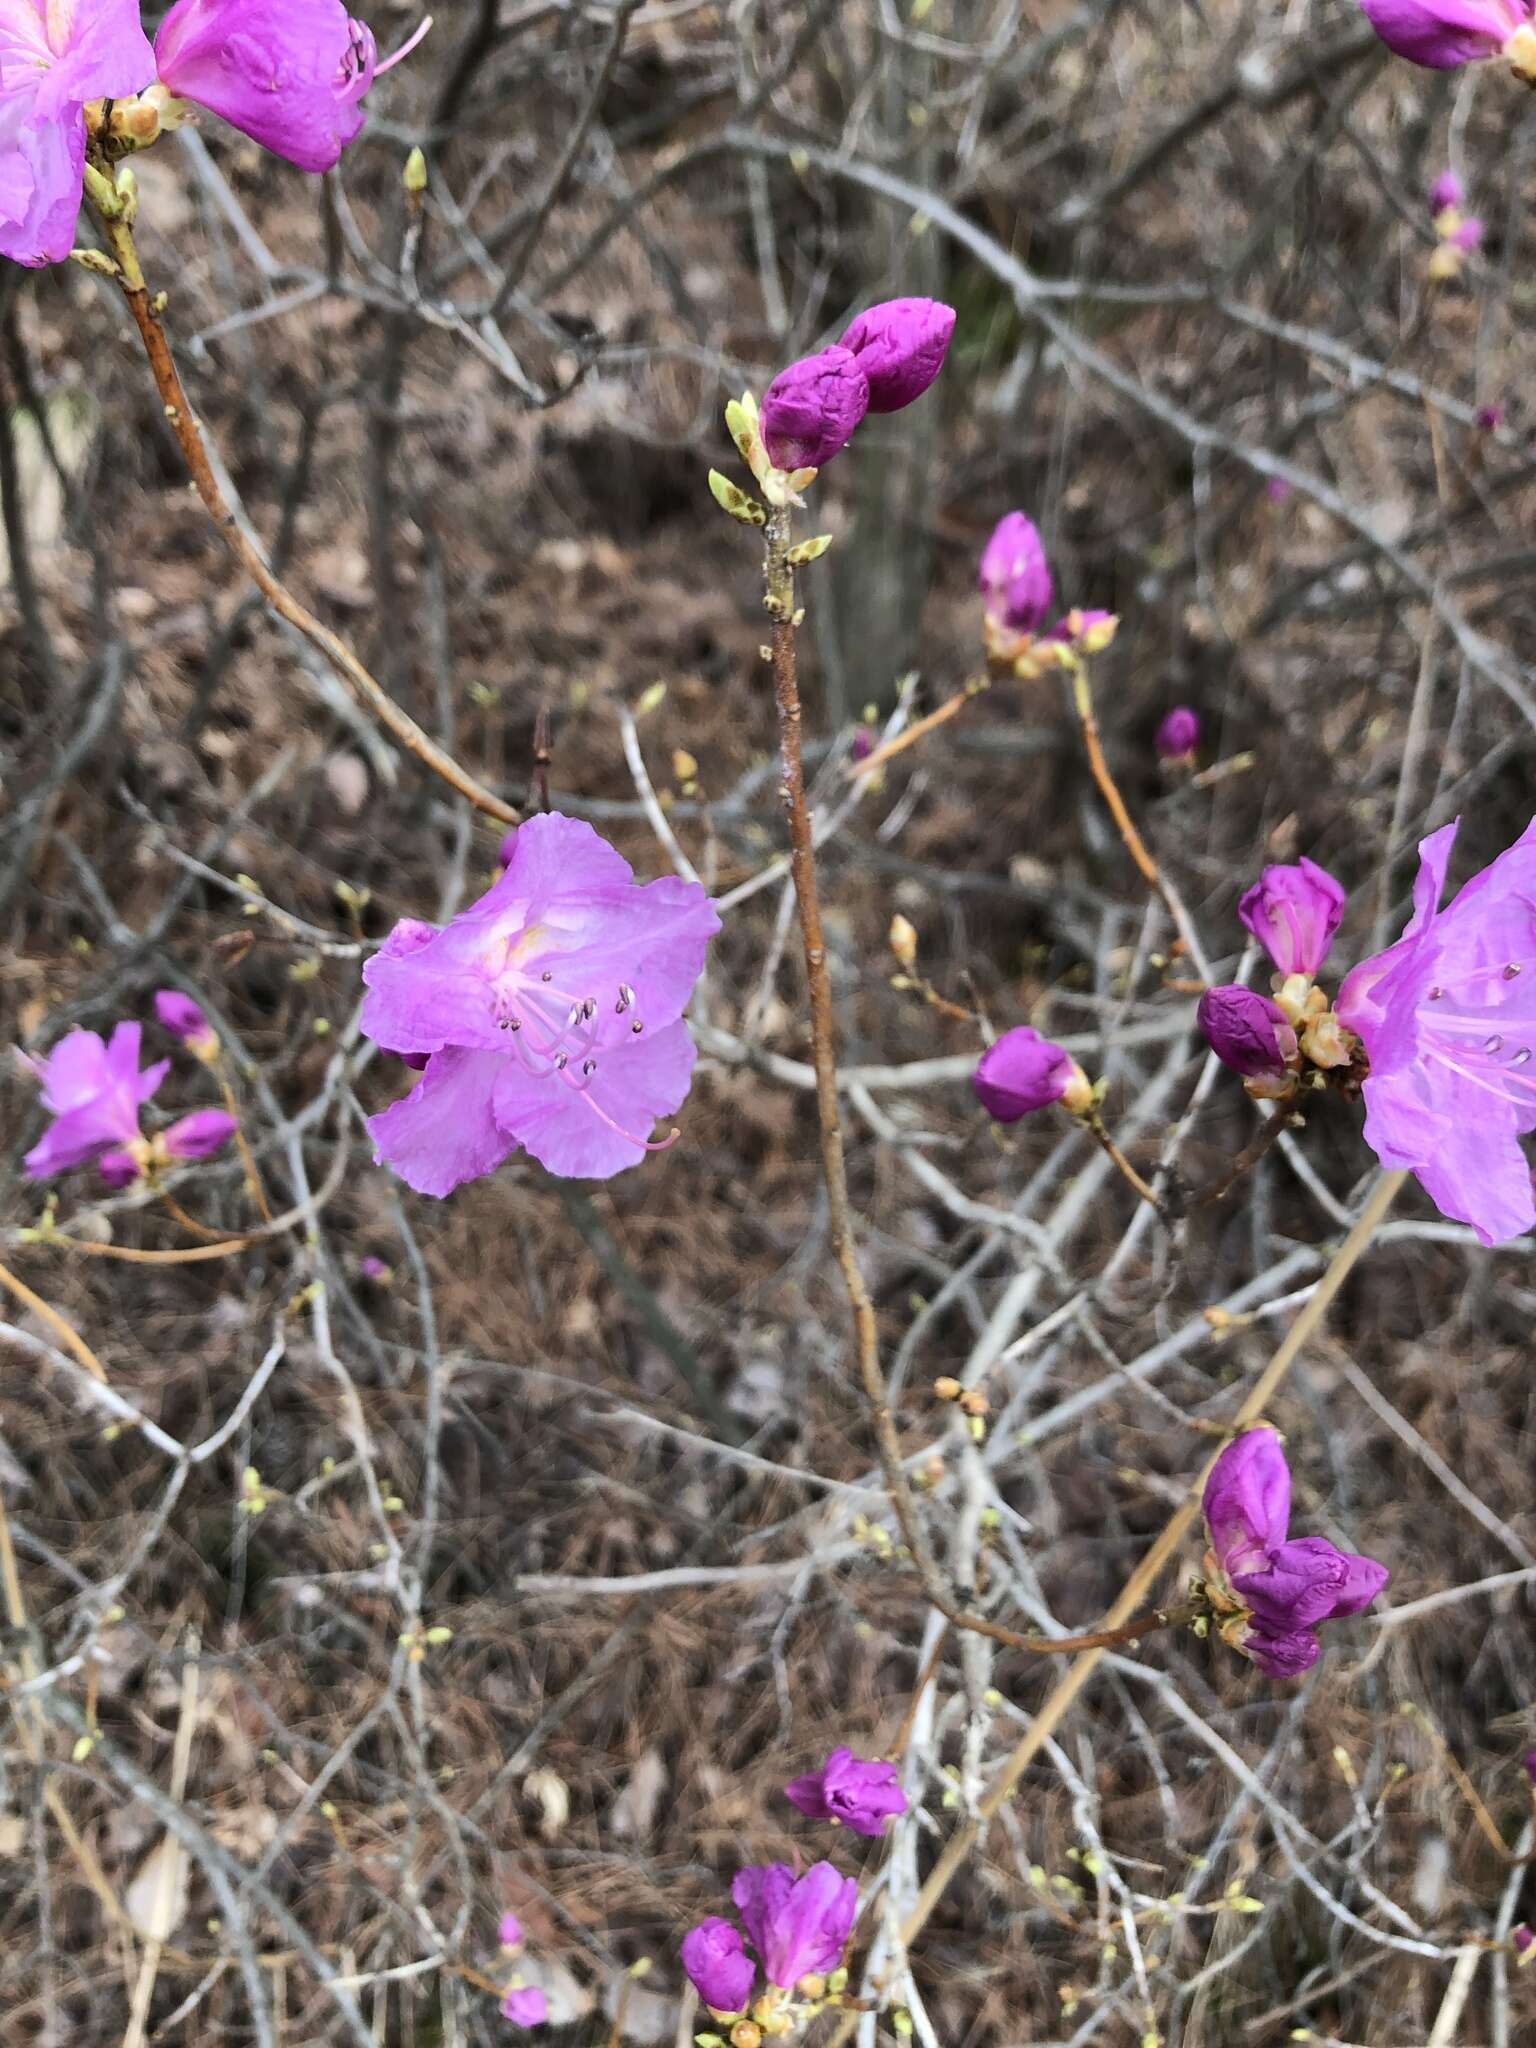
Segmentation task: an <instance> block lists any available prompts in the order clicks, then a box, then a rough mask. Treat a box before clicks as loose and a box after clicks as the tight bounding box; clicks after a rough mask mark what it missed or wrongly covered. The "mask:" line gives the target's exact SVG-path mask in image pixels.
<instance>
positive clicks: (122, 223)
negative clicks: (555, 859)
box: [85, 163, 518, 825]
mask: <svg viewBox="0 0 1536 2048" xmlns="http://www.w3.org/2000/svg"><path fill="white" fill-rule="evenodd" d="M85 190H86V196H87V198H88V199H89V200H90V203H91V206H92V208H93V210H94V211H95V213H96V216H97V218H98V220H99V221H100V223H101V229H102V233H103V235H104V237H105V239H106V244H107V250H108V252H109V254H108V261H109V263H110V267H111V275H112V276H113V278H114V279H115V281H116V283H117V284H118V286H119V288H120V289H121V291H122V294H123V297H124V299H125V300H126V301H127V304H128V310H129V312H130V313H131V314H132V315H133V324H134V326H135V327H136V328H137V329H138V332H139V339H140V341H141V342H142V343H143V346H144V354H145V356H146V358H147V359H148V362H149V367H150V372H151V374H152V376H153V377H154V380H155V388H156V390H157V391H158V392H159V394H160V399H161V403H162V404H163V405H164V407H165V417H166V420H167V421H168V423H169V425H170V427H171V431H172V432H173V433H174V434H175V436H176V440H177V443H178V445H179V446H180V448H181V452H182V456H183V459H184V460H185V462H186V465H187V468H188V470H189V471H190V473H191V477H192V483H193V487H194V488H195V490H196V492H197V495H198V497H199V498H200V499H201V501H202V504H203V508H204V510H205V511H206V512H207V514H208V516H209V518H210V519H211V520H212V521H213V524H214V528H215V530H216V531H217V533H218V535H219V538H220V539H221V540H222V541H223V543H224V545H225V547H226V548H227V549H228V550H229V552H230V554H231V555H233V556H234V558H235V560H236V561H237V562H238V563H239V564H240V566H241V567H242V568H243V569H244V570H245V572H246V574H247V575H248V576H249V577H250V579H251V581H252V582H253V583H254V584H255V585H256V587H257V589H258V590H259V591H260V592H261V594H262V596H263V597H264V598H265V599H266V601H267V603H268V604H269V605H270V606H271V607H272V609H273V611H274V612H276V613H277V615H278V617H279V618H280V619H283V620H285V621H286V622H287V624H289V625H290V626H292V627H293V628H294V629H295V630H296V631H297V632H299V633H301V634H302V635H303V636H304V638H305V639H306V640H307V641H308V642H309V643H310V645H311V646H312V647H314V648H315V649H316V650H317V651H318V652H319V653H320V654H321V655H323V656H324V658H325V660H326V661H327V662H328V663H329V664H330V666H331V667H332V668H333V669H334V670H335V672H336V674H337V675H338V676H340V677H341V679H342V681H343V682H344V683H346V684H347V686H348V687H349V688H350V689H351V691H352V693H353V694H354V696H356V697H357V698H358V699H359V700H360V701H361V702H362V703H363V704H365V705H366V706H367V707H368V709H369V710H371V711H372V712H373V714H374V716H375V717H376V718H377V719H378V721H379V723H380V724H381V725H382V726H384V728H385V729H386V730H387V731H388V732H389V733H391V734H392V735H393V737H394V738H395V739H396V740H397V741H398V742H399V743H400V745H401V746H402V747H404V748H405V749H406V750H407V752H409V753H412V754H414V755H415V756H416V758H417V760H418V761H420V762H421V763H422V764H423V766H424V767H426V768H429V769H430V770H431V771H432V773H433V774H434V775H437V776H439V777H440V778H441V779H442V780H443V781H444V782H446V783H447V784H448V786H449V787H450V788H451V789H453V790H455V791H456V792H457V793H458V794H459V795H460V796H462V797H464V798H465V799H466V801H468V802H469V803H472V804H473V805H474V806H475V808H476V809H477V810H479V811H483V812H484V813H485V814H486V816H487V817H491V818H497V819H499V820H500V821H501V822H502V823H503V824H508V825H515V824H516V823H517V819H518V813H517V812H516V811H515V810H514V809H513V808H512V806H511V805H510V804H508V803H505V802H503V800H502V799H501V798H500V797H499V796H496V795H494V794H493V793H492V791H490V790H488V789H486V788H485V787H484V786H483V785H482V784H481V783H479V782H477V781H476V780H475V778H474V776H472V775H471V774H470V773H469V771H468V769H466V768H464V767H461V766H460V764H459V763H458V762H457V761H456V760H455V759H454V758H453V756H452V755H451V754H450V753H448V752H447V751H446V749H444V748H443V747H440V746H439V745H438V744H437V742H436V741H435V740H433V739H431V738H430V737H429V736H428V735H427V734H426V733H425V732H423V731H422V729H421V727H420V726H419V725H418V724H417V723H416V721H415V719H414V718H412V717H411V715H410V713H409V712H408V711H405V710H404V709H402V707H401V706H400V705H399V704H397V703H396V702H395V700H394V698H393V697H391V696H390V694H389V692H388V691H387V690H385V689H384V688H383V686H382V685H381V684H380V683H379V682H378V681H377V680H376V679H375V677H374V676H373V675H371V674H370V672H369V671H368V669H367V668H365V667H364V665H363V663H362V662H361V661H359V659H358V658H357V656H356V655H355V654H354V653H353V652H352V650H351V648H350V647H348V645H347V644H346V642H345V641H344V640H342V639H341V638H340V637H339V636H338V635H337V634H335V633H333V632H332V631H331V630H330V628H329V627H328V626H326V625H323V624H322V623H321V621H320V620H319V619H317V618H316V617H315V616H314V614H313V613H312V612H311V611H309V610H308V609H307V608H306V607H305V606H304V605H303V604H301V603H300V602H299V600H298V598H297V597H295V596H294V594H293V592H292V591H291V590H290V589H289V588H288V586H287V585H286V584H285V583H284V582H283V581H282V579H281V578H280V577H278V576H277V575H275V574H274V573H273V571H272V569H271V567H270V566H269V564H268V562H267V560H266V558H265V556H264V555H263V554H262V552H261V550H260V549H259V548H258V547H257V546H256V544H255V542H254V541H252V540H250V539H249V538H248V537H247V536H246V534H245V533H244V532H243V531H242V529H241V526H240V522H239V520H238V519H237V518H236V516H235V513H234V509H233V507H232V506H231V505H230V503H229V501H228V499H227V498H226V497H225V495H224V492H223V490H222V488H221V487H220V485H219V481H218V478H217V477H216V476H215V475H214V471H213V465H212V463H211V462H210V461H209V458H208V450H207V447H206V446H205V444H204V441H203V435H202V429H201V427H200V426H199V425H198V421H197V415H196V414H195V413H194V411H193V410H192V407H191V404H190V403H189V401H188V399H187V394H186V391H185V389H184V387H183V385H182V381H181V374H180V372H179V371H178V370H177V368H176V362H175V358H174V356H173V355H172V353H171V344H170V339H169V337H168V335H167V333H166V330H165V308H166V297H165V294H164V293H163V292H155V293H152V292H151V291H150V289H149V285H148V282H147V281H146V279H145V276H144V270H143V266H142V264H141V262H140V260H139V252H138V246H137V244H136V242H135V240H134V234H133V225H134V219H135V217H136V215H137V212H138V196H137V188H136V185H135V182H134V179H133V173H132V170H131V168H130V167H128V166H124V167H122V168H121V169H119V170H118V171H116V172H115V173H113V172H110V171H108V170H105V169H103V168H102V166H101V165H99V164H96V163H88V164H87V166H86V176H85ZM93 267H95V266H93Z"/></svg>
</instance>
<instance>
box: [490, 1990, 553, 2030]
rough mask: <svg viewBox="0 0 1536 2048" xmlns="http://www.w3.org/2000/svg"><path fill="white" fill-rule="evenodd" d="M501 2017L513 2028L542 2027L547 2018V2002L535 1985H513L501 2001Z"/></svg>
mask: <svg viewBox="0 0 1536 2048" xmlns="http://www.w3.org/2000/svg"><path fill="white" fill-rule="evenodd" d="M501 2016H502V2018H503V2019H504V2020H510V2021H511V2022H512V2024H513V2026H515V2027H542V2026H543V2024H544V2022H545V2021H546V2020H547V2019H548V2018H549V2000H548V1999H547V1998H546V1997H545V1996H544V1994H543V1992H542V1991H540V1990H539V1989H538V1988H537V1986H536V1985H533V1984H514V1985H513V1986H512V1988H511V1990H510V1991H508V1993H507V1995H506V1997H505V1998H503V1999H502V2001H501Z"/></svg>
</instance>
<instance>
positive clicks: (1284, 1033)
mask: <svg viewBox="0 0 1536 2048" xmlns="http://www.w3.org/2000/svg"><path fill="white" fill-rule="evenodd" d="M1197 1016H1198V1020H1199V1024H1200V1029H1201V1031H1202V1032H1203V1033H1204V1034H1205V1040H1206V1043H1207V1044H1208V1045H1209V1046H1210V1048H1211V1051H1212V1052H1213V1053H1215V1055H1216V1057H1217V1059H1219V1060H1220V1061H1221V1063H1222V1065H1223V1066H1227V1067H1230V1068H1231V1069H1232V1071H1233V1073H1234V1074H1241V1075H1242V1076H1243V1078H1244V1079H1245V1080H1249V1081H1261V1080H1262V1081H1278V1080H1280V1079H1282V1078H1283V1076H1284V1074H1285V1071H1286V1068H1287V1066H1288V1065H1289V1063H1290V1062H1291V1061H1292V1060H1293V1059H1295V1057H1296V1050H1297V1048H1296V1033H1295V1032H1294V1030H1292V1028H1291V1025H1290V1023H1289V1021H1288V1019H1287V1017H1286V1014H1285V1012H1284V1011H1283V1010H1282V1009H1281V1007H1280V1005H1279V1004H1278V1003H1272V1002H1271V1001H1270V999H1269V997H1268V996H1261V995H1260V994H1259V993H1258V992H1257V991H1256V990H1255V989H1251V988H1241V987H1239V986H1238V985H1237V984H1236V983H1229V984H1227V985H1225V986H1223V987H1220V988H1208V989H1207V990H1206V992H1205V994H1204V995H1203V996H1202V997H1201V998H1200V1008H1199V1011H1198V1012H1197Z"/></svg>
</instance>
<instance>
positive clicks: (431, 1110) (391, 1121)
mask: <svg viewBox="0 0 1536 2048" xmlns="http://www.w3.org/2000/svg"><path fill="white" fill-rule="evenodd" d="M505 1065H506V1056H505V1054H500V1053H487V1052H463V1051H460V1050H459V1049H458V1048H457V1047H454V1046H450V1047H448V1048H447V1049H446V1050H445V1051H442V1052H435V1053H433V1055H432V1057H431V1059H429V1060H428V1061H427V1064H426V1068H425V1070H424V1072H423V1074H422V1077H421V1079H420V1080H419V1081H418V1082H417V1084H416V1086H415V1087H414V1088H413V1089H412V1090H411V1092H410V1094H409V1095H407V1096H405V1097H404V1098H403V1099H402V1100H401V1101H399V1102H397V1103H395V1104H394V1105H393V1106H392V1107H391V1108H389V1109H386V1110H385V1111H384V1112H383V1114H382V1115H380V1116H374V1117H370V1118H369V1119H368V1129H369V1131H370V1132H371V1133H372V1135H373V1142H374V1146H375V1148H376V1149H375V1151H374V1155H373V1156H374V1160H375V1162H376V1163H377V1164H379V1165H381V1166H390V1167H392V1168H393V1169H394V1171H395V1172H396V1173H398V1174H399V1176H400V1178H401V1179H402V1180H403V1181H404V1182H405V1183H406V1185H407V1186H408V1187H413V1188H415V1189H416V1191H417V1193H418V1194H423V1195H447V1194H451V1193H452V1192H453V1190H454V1189H455V1188H456V1187H459V1186H461V1185H462V1183H463V1182H465V1181H467V1180H476V1179H478V1178H479V1176H480V1175H481V1174H483V1173H493V1172H494V1171H495V1169H496V1168H497V1167H498V1166H500V1164H501V1162H502V1161H503V1160H504V1159H505V1158H506V1156H507V1154H508V1153H509V1152H510V1151H511V1150H512V1149H513V1146H514V1143H515V1140H514V1139H513V1138H511V1137H510V1136H509V1135H508V1134H507V1133H506V1132H505V1131H504V1130H502V1129H501V1127H500V1125H499V1124H498V1123H497V1122H496V1119H495V1117H494V1115H493V1114H492V1111H491V1098H492V1094H493V1092H494V1090H495V1086H496V1079H497V1076H498V1074H499V1073H500V1071H501V1069H502V1068H503V1067H504V1066H505Z"/></svg>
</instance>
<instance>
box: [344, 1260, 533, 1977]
mask: <svg viewBox="0 0 1536 2048" xmlns="http://www.w3.org/2000/svg"><path fill="white" fill-rule="evenodd" d="M357 1270H358V1272H359V1273H361V1274H362V1276H363V1278H364V1279H365V1280H372V1281H373V1282H374V1284H375V1285H376V1286H379V1287H387V1286H388V1285H389V1283H390V1281H391V1280H392V1279H393V1278H394V1277H395V1276H394V1274H393V1273H392V1272H391V1270H390V1268H389V1267H388V1266H387V1265H386V1264H385V1263H384V1261H383V1260H382V1259H381V1258H380V1257H379V1256H378V1254H377V1253H376V1252H369V1253H368V1255H367V1257H366V1258H362V1259H359V1260H358V1262H357ZM509 1927H514V1928H517V1932H516V1933H515V1934H513V1935H511V1936H510V1937H509V1936H508V1933H507V1929H508V1928H509ZM522 1938H523V1930H522V1928H521V1927H518V1924H517V1915H516V1914H515V1913H507V1914H504V1915H503V1916H502V1922H501V1945H502V1947H503V1948H516V1947H517V1944H518V1943H519V1942H520V1941H521V1940H522Z"/></svg>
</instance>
